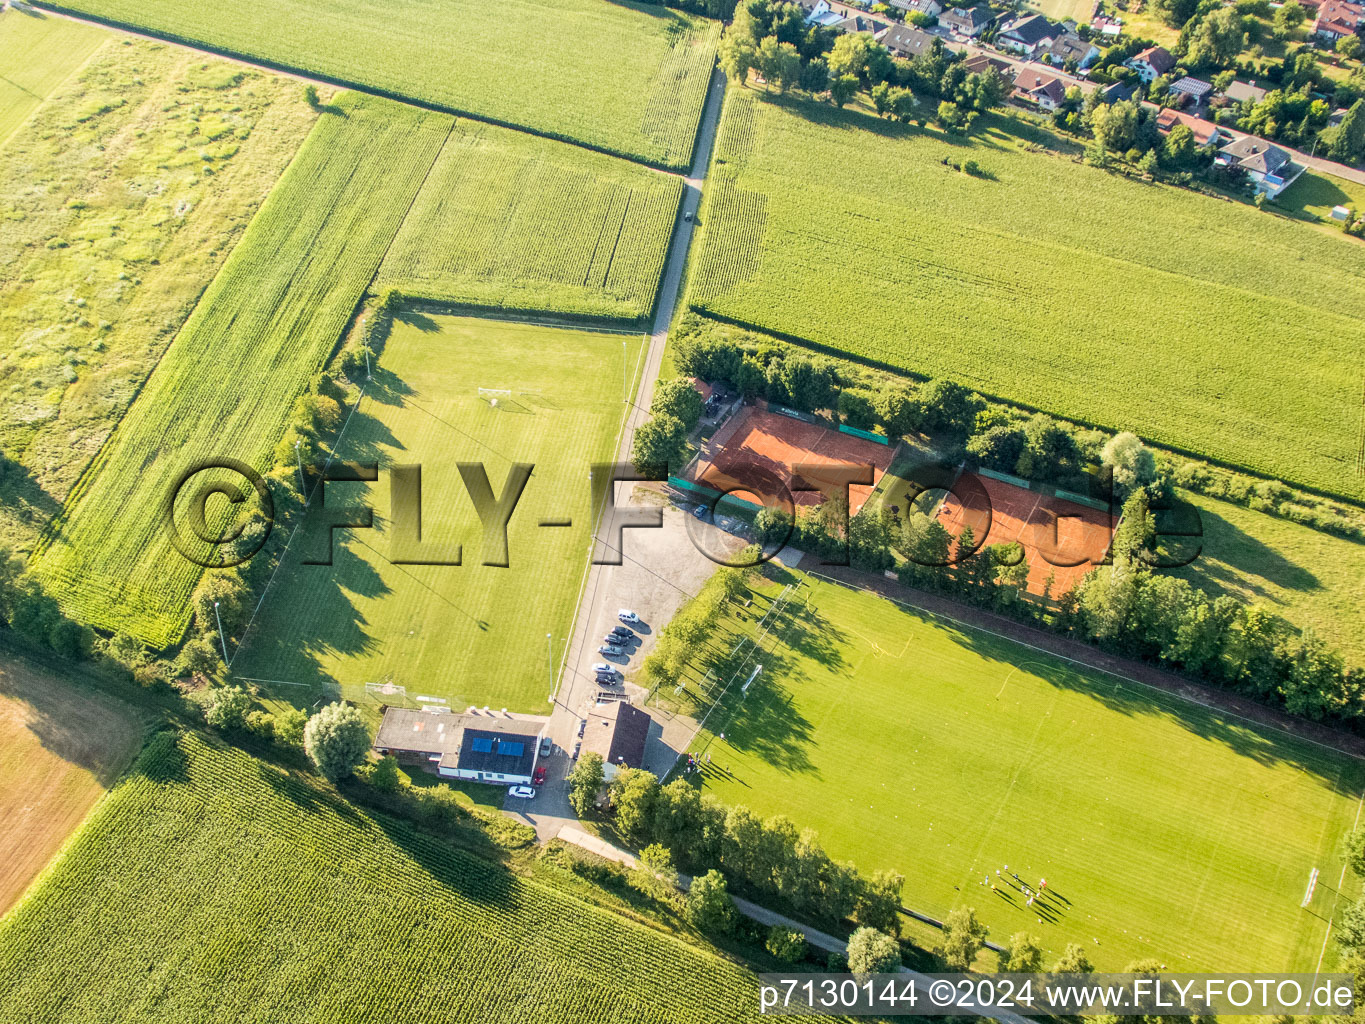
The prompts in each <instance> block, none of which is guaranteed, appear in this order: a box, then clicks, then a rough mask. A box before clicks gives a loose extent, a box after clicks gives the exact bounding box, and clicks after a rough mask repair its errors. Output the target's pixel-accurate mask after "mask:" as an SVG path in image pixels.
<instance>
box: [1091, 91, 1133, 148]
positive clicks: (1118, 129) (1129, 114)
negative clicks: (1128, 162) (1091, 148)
mask: <svg viewBox="0 0 1365 1024" xmlns="http://www.w3.org/2000/svg"><path fill="white" fill-rule="evenodd" d="M1140 110H1141V108H1140V106H1139V104H1138V102H1137V100H1122V101H1120V102H1118V103H1102V104H1100V105H1099V106H1098V107H1096V108H1095V109H1094V110H1093V111H1092V112H1091V114H1090V131H1091V133H1092V134H1093V135H1094V136H1095V141H1096V142H1097V143H1099V145H1101V146H1103V147H1104V149H1106V150H1108V151H1109V152H1112V153H1122V152H1124V151H1126V150H1128V149H1130V148H1132V146H1133V144H1134V143H1135V142H1136V141H1137V133H1138V120H1139V117H1140Z"/></svg>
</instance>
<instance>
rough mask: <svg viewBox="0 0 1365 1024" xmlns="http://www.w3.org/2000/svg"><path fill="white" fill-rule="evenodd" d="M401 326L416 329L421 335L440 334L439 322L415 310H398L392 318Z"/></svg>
mask: <svg viewBox="0 0 1365 1024" xmlns="http://www.w3.org/2000/svg"><path fill="white" fill-rule="evenodd" d="M393 318H394V319H395V320H397V321H398V322H399V323H401V324H407V325H408V326H409V327H416V328H417V329H418V330H419V331H421V332H422V333H423V334H439V333H441V322H440V321H439V320H437V319H435V318H434V317H430V316H427V314H425V313H423V312H421V311H420V310H416V309H400V310H399V311H398V312H397V313H395V314H394V317H393Z"/></svg>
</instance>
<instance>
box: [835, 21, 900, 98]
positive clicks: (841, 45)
mask: <svg viewBox="0 0 1365 1024" xmlns="http://www.w3.org/2000/svg"><path fill="white" fill-rule="evenodd" d="M827 59H828V61H829V72H830V74H831V75H833V76H839V75H853V76H855V77H856V78H857V79H858V81H859V83H860V84H861V85H862V87H863V88H864V89H871V88H872V87H873V86H874V85H876V84H877V83H879V82H883V81H885V80H886V77H887V75H889V74H890V73H891V69H892V61H891V55H890V53H889V52H887V49H886V47H885V46H883V45H882V44H881V43H879V42H877V41H876V40H875V39H873V38H872V37H871V36H870V35H867V34H865V33H862V32H846V33H844V34H843V35H841V36H839V37H838V38H837V39H836V40H835V41H834V48H833V49H832V50H830V52H829V57H828V58H827Z"/></svg>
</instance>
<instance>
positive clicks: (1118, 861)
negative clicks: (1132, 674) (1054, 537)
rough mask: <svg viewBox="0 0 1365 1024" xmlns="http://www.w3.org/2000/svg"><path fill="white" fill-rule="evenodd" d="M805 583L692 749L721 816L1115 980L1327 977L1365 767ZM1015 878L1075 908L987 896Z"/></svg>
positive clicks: (767, 592) (1014, 647)
mask: <svg viewBox="0 0 1365 1024" xmlns="http://www.w3.org/2000/svg"><path fill="white" fill-rule="evenodd" d="M798 578H800V579H802V580H804V582H805V585H806V588H807V590H806V592H805V595H804V596H803V597H802V598H799V599H796V600H793V602H792V606H793V609H794V610H793V612H792V613H791V614H789V615H787V616H785V619H786V627H785V628H782V627H779V629H778V630H777V634H778V639H779V640H780V641H782V642H780V643H778V644H776V645H775V646H773V647H772V649H770V650H767V651H765V652H764V654H763V655H762V656H761V657H758V659H757V660H758V661H759V662H761V663H763V665H764V672H763V675H762V677H761V681H760V682H759V683H755V684H754V687H753V688H752V689H751V690H750V692H749V695H748V696H747V698H746V699H744V700H743V701H737V700H735V699H733V697H732V698H729V699H727V703H726V705H725V706H724V707H723V708H722V709H721V710H719V711H717V712H716V713H715V714H714V715H713V717H712V719H711V722H710V723H709V725H708V728H709V730H710V732H711V733H716V734H720V733H723V734H724V737H725V739H724V740H723V741H722V740H720V739H718V738H712V739H710V741H709V744H708V743H707V742H706V741H707V739H708V737H709V734H707V736H703V737H702V738H699V740H698V742H697V743H694V744H693V747H692V749H693V750H703V749H704V750H705V751H706V752H707V753H709V754H710V755H711V758H712V763H713V765H714V766H715V768H716V769H723V770H725V771H728V772H729V773H730V774H729V776H728V777H727V776H725V775H723V774H722V773H721V771H719V770H718V771H714V772H712V773H711V775H710V776H709V777H708V778H707V781H706V785H707V786H708V787H709V788H711V789H712V791H714V792H715V793H716V795H717V796H719V797H720V798H721V799H722V800H723V801H725V802H727V803H743V804H747V805H748V806H750V807H751V808H753V809H754V810H755V811H757V812H760V813H762V814H764V815H768V814H785V815H787V816H788V817H790V818H791V819H792V820H793V821H795V822H797V824H798V825H800V826H811V827H813V828H815V829H817V830H818V831H819V833H820V839H821V841H822V843H823V844H824V846H825V848H826V849H827V850H828V851H829V852H830V853H831V854H832V855H834V856H836V857H840V858H848V859H851V860H853V861H855V862H856V863H857V864H858V865H859V866H860V867H863V868H866V869H876V868H883V867H886V868H894V869H896V870H898V871H900V872H902V873H904V875H905V877H906V884H905V901H906V903H907V904H908V905H909V906H911V907H914V908H915V909H917V910H921V911H924V912H928V913H930V914H933V915H936V916H940V917H941V915H943V914H944V913H946V912H947V911H948V910H950V909H951V908H953V907H954V906H959V905H963V904H965V905H969V906H974V907H975V908H976V909H977V911H978V913H979V914H980V916H981V918H982V920H983V921H984V922H985V923H987V924H988V925H989V926H990V928H991V933H992V936H993V937H994V938H995V939H996V940H997V941H1003V940H1004V939H1005V938H1006V937H1008V936H1009V935H1010V934H1012V933H1014V932H1016V931H1019V930H1024V929H1026V930H1028V931H1031V932H1034V933H1036V934H1037V935H1038V936H1039V937H1040V939H1041V942H1042V945H1043V947H1044V948H1045V949H1046V950H1048V951H1049V952H1050V953H1057V952H1060V951H1061V949H1062V948H1063V946H1064V945H1065V944H1066V943H1068V942H1078V943H1081V944H1083V945H1084V946H1085V948H1086V952H1087V953H1088V954H1089V955H1090V956H1091V958H1092V959H1093V960H1094V962H1095V963H1096V964H1097V965H1098V966H1100V967H1101V968H1102V969H1109V970H1120V969H1122V968H1123V966H1124V965H1125V964H1127V963H1129V962H1130V961H1132V960H1133V959H1136V958H1138V957H1146V956H1154V957H1158V958H1159V959H1160V961H1161V962H1163V963H1165V964H1167V965H1169V967H1170V969H1171V970H1212V969H1219V970H1289V969H1296V970H1312V969H1313V968H1314V966H1315V965H1316V964H1317V962H1318V956H1319V953H1320V951H1321V949H1322V948H1323V939H1324V935H1325V932H1326V928H1327V920H1326V919H1327V918H1328V917H1329V916H1330V915H1331V913H1332V910H1333V908H1334V904H1335V899H1336V896H1335V893H1334V890H1336V889H1337V888H1338V879H1339V877H1340V876H1341V873H1342V863H1341V860H1340V857H1339V854H1338V847H1337V844H1338V841H1339V840H1340V838H1341V837H1342V835H1343V834H1344V833H1345V832H1346V831H1348V830H1349V829H1350V828H1351V825H1352V822H1353V821H1354V820H1355V817H1356V814H1357V812H1358V805H1359V799H1360V795H1361V789H1362V784H1365V766H1362V765H1361V764H1360V763H1359V762H1358V761H1355V760H1353V759H1350V758H1348V757H1346V756H1344V755H1337V754H1334V753H1331V752H1328V751H1326V750H1324V749H1322V748H1319V747H1316V746H1312V745H1309V744H1307V743H1305V742H1302V741H1298V740H1295V739H1292V738H1290V737H1288V736H1286V735H1284V734H1281V733H1277V732H1271V731H1265V730H1262V729H1260V728H1257V727H1253V726H1250V725H1248V724H1246V723H1244V722H1242V721H1240V720H1237V719H1232V718H1229V717H1227V716H1225V715H1221V714H1217V713H1213V712H1210V711H1208V710H1206V709H1205V708H1203V707H1200V706H1197V705H1193V704H1190V703H1187V702H1184V701H1180V700H1177V699H1176V698H1174V697H1172V696H1168V695H1166V694H1163V693H1159V692H1156V691H1152V690H1148V689H1145V688H1138V687H1136V686H1128V685H1125V684H1122V683H1120V682H1118V681H1117V680H1115V679H1114V678H1112V677H1109V676H1104V675H1100V674H1095V673H1091V672H1088V671H1081V670H1079V669H1078V668H1077V667H1075V666H1073V665H1071V664H1069V663H1066V662H1063V661H1060V660H1058V659H1055V658H1053V657H1050V656H1048V655H1046V654H1043V653H1041V652H1037V651H1033V650H1030V649H1028V648H1025V647H1021V646H1019V645H1018V644H1015V643H1012V642H1009V641H1006V640H1003V639H999V638H996V637H994V636H992V635H990V634H987V633H984V632H980V631H976V630H974V629H970V628H966V627H960V626H958V625H956V624H954V623H952V622H949V621H947V620H940V619H935V618H931V617H926V616H924V615H921V614H918V613H914V612H911V611H909V610H905V609H902V608H901V607H900V606H897V605H895V604H893V603H891V602H888V601H886V600H884V599H882V598H878V597H875V596H873V595H871V594H867V593H864V592H857V591H852V590H848V589H845V588H843V587H841V586H838V585H836V584H832V583H826V582H822V581H819V580H816V579H815V578H812V577H807V576H804V575H800V576H799V577H798ZM774 586H775V585H774V584H772V583H768V584H765V586H764V588H763V593H762V596H760V598H759V599H758V600H757V601H756V602H755V607H756V608H759V609H760V610H759V611H756V612H755V613H754V614H755V617H756V616H757V614H761V605H762V604H763V603H765V602H766V600H767V599H769V598H770V597H771V593H772V591H773V590H774ZM805 596H808V598H809V603H808V604H807V605H805V607H804V610H802V611H797V610H795V609H796V608H797V606H798V605H800V602H801V600H804V597H805ZM1005 864H1008V865H1009V866H1010V869H1011V870H1013V871H1017V872H1018V873H1019V875H1020V876H1021V878H1022V879H1023V880H1024V881H1026V882H1029V883H1031V884H1033V885H1035V886H1036V884H1037V882H1038V881H1039V879H1040V878H1046V879H1047V882H1048V888H1049V890H1053V891H1055V892H1056V893H1057V894H1058V895H1059V896H1061V897H1065V901H1066V902H1060V901H1053V902H1054V904H1055V905H1056V906H1057V907H1058V910H1057V912H1056V914H1055V915H1054V917H1053V919H1051V920H1045V921H1041V922H1040V921H1039V919H1038V914H1037V913H1036V912H1034V911H1032V910H1030V909H1028V908H1026V907H1025V906H1024V902H1025V899H1024V897H1023V896H1022V895H1020V894H1018V893H1017V892H1016V891H1015V890H1014V889H1012V888H1006V887H1004V886H1003V884H1002V887H1001V891H1002V892H1003V893H1005V894H1007V895H1008V896H1009V898H1008V899H1007V898H1006V897H1005V896H1004V895H998V894H996V893H993V892H992V891H991V890H990V889H989V888H987V887H983V886H982V885H981V881H982V878H983V876H987V875H988V876H989V877H990V880H991V882H996V881H997V879H996V875H995V872H996V869H998V868H1001V866H1002V865H1005ZM1314 867H1318V868H1320V869H1321V873H1322V877H1321V881H1320V883H1319V884H1318V887H1317V894H1316V897H1315V899H1314V902H1313V904H1312V905H1311V906H1310V908H1309V909H1308V910H1301V909H1300V907H1299V903H1300V900H1301V899H1302V897H1303V893H1304V890H1305V887H1306V884H1307V882H1308V878H1309V872H1310V871H1311V870H1312V868H1314ZM1349 888H1350V889H1351V890H1352V891H1351V892H1348V893H1347V894H1346V896H1347V898H1350V897H1351V896H1352V895H1353V891H1354V882H1351V883H1350V886H1349ZM1095 939H1098V940H1099V943H1098V945H1096V943H1095V942H1094V940H1095Z"/></svg>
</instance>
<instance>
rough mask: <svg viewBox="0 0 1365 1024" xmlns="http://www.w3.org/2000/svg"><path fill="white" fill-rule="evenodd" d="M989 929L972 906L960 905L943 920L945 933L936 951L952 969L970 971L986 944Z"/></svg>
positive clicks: (949, 968)
mask: <svg viewBox="0 0 1365 1024" xmlns="http://www.w3.org/2000/svg"><path fill="white" fill-rule="evenodd" d="M988 932H989V929H987V927H986V926H985V925H984V924H982V923H981V922H980V921H978V920H977V919H976V911H975V910H973V909H972V908H971V907H958V908H957V909H956V910H953V911H951V912H950V913H949V914H948V916H947V917H946V918H944V921H943V934H942V936H941V938H940V939H939V945H938V948H937V950H936V951H935V952H937V953H938V955H939V956H940V957H941V958H942V960H943V963H944V964H945V965H946V966H947V968H948V970H950V971H970V970H971V969H972V962H973V961H974V960H976V956H977V954H978V953H980V952H981V950H982V947H984V946H985V944H986V935H987V934H988Z"/></svg>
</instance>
